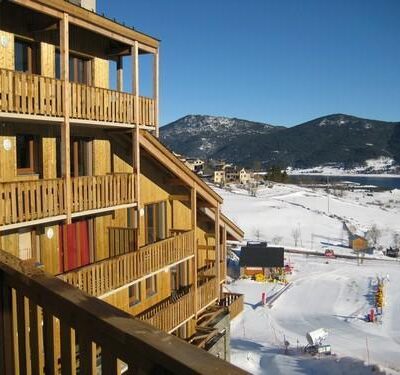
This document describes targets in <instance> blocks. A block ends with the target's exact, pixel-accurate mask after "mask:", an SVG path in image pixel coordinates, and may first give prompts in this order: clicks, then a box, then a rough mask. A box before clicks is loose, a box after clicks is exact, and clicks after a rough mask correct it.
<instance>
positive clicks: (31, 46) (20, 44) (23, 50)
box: [14, 39, 40, 74]
mask: <svg viewBox="0 0 400 375" xmlns="http://www.w3.org/2000/svg"><path fill="white" fill-rule="evenodd" d="M38 54H39V49H38V48H37V44H35V43H30V42H26V41H23V40H19V39H16V40H15V44H14V64H15V65H14V68H15V70H16V71H18V72H24V73H34V74H39V73H40V68H39V67H40V64H39V59H38Z"/></svg>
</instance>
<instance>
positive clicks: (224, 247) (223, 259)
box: [221, 225, 228, 279]
mask: <svg viewBox="0 0 400 375" xmlns="http://www.w3.org/2000/svg"><path fill="white" fill-rule="evenodd" d="M226 250H227V249H226V226H225V225H224V226H223V228H222V249H221V259H222V261H223V262H224V267H223V270H224V274H223V277H224V279H226V276H227V274H228V269H227V266H228V265H227V262H226V256H227V253H226Z"/></svg>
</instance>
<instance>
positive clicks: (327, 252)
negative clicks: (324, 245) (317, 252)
mask: <svg viewBox="0 0 400 375" xmlns="http://www.w3.org/2000/svg"><path fill="white" fill-rule="evenodd" d="M325 256H326V257H327V258H334V257H335V252H334V251H333V250H329V249H326V250H325Z"/></svg>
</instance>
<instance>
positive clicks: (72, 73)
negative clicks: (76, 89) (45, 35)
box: [55, 51, 91, 85]
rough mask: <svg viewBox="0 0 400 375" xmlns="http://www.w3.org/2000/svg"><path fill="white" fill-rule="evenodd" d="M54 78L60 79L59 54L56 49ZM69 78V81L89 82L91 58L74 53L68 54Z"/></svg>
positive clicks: (88, 83)
mask: <svg viewBox="0 0 400 375" xmlns="http://www.w3.org/2000/svg"><path fill="white" fill-rule="evenodd" d="M55 70H56V78H57V79H61V56H60V51H56V62H55ZM69 80H70V81H71V82H76V83H83V84H86V85H90V84H91V60H90V59H88V58H83V57H79V56H75V55H72V54H71V55H70V56H69Z"/></svg>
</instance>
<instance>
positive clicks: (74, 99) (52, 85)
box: [0, 69, 156, 126]
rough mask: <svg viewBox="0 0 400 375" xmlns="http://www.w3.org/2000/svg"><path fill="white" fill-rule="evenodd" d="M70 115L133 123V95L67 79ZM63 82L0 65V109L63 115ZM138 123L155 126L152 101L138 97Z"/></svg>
mask: <svg viewBox="0 0 400 375" xmlns="http://www.w3.org/2000/svg"><path fill="white" fill-rule="evenodd" d="M68 84H69V87H70V110H71V113H70V117H71V118H73V119H78V120H89V121H103V122H109V123H124V124H131V125H134V124H135V111H136V107H135V105H136V103H135V96H134V95H132V94H128V93H123V92H119V91H113V90H108V89H103V88H99V87H92V86H87V85H83V84H79V83H74V82H70V83H68ZM64 85H65V82H64V81H61V80H58V79H55V78H49V77H43V76H38V75H33V74H27V73H21V72H16V71H12V70H6V69H0V88H1V90H0V111H2V112H9V113H17V114H26V115H41V116H52V117H62V116H64V113H65V112H64V108H65V107H64V106H65V103H64V97H63V92H64ZM138 110H139V124H140V125H146V126H155V125H156V118H155V101H154V100H153V99H151V98H146V97H142V96H140V97H139V109H138Z"/></svg>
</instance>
